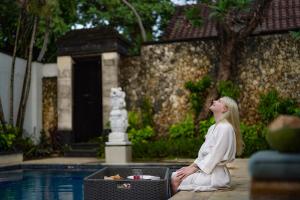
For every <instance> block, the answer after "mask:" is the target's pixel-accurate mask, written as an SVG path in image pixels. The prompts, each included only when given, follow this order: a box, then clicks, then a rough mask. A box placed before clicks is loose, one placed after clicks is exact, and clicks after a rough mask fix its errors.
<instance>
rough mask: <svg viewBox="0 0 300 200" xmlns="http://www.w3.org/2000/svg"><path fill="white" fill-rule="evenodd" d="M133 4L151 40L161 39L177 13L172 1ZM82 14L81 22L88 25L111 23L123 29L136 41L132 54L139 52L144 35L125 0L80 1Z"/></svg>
mask: <svg viewBox="0 0 300 200" xmlns="http://www.w3.org/2000/svg"><path fill="white" fill-rule="evenodd" d="M130 4H131V5H132V6H133V7H134V8H135V9H136V11H137V12H138V14H139V15H140V17H141V19H142V22H143V25H144V28H145V31H146V35H147V39H148V40H156V39H158V38H159V37H160V36H161V35H162V33H163V30H165V28H166V26H167V23H168V21H169V19H170V18H171V16H172V13H173V12H174V5H173V4H172V2H171V1H170V0H159V1H140V0H131V1H130ZM78 14H79V20H78V24H81V25H83V26H84V27H95V26H103V25H110V26H112V27H114V28H115V29H116V30H119V32H121V33H122V35H124V36H125V38H127V39H128V40H129V41H130V42H131V43H132V44H133V49H132V53H139V46H140V44H141V42H142V37H141V34H140V30H139V27H138V25H137V20H136V17H135V15H134V13H133V12H132V11H131V10H130V9H129V8H128V6H126V5H125V4H124V3H123V2H122V1H121V0H101V1H86V0H79V3H78Z"/></svg>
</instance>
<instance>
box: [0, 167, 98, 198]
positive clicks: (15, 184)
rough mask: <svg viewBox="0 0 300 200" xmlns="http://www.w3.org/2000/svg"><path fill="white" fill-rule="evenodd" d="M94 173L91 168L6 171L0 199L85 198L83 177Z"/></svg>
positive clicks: (1, 178)
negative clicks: (86, 169) (87, 169)
mask: <svg viewBox="0 0 300 200" xmlns="http://www.w3.org/2000/svg"><path fill="white" fill-rule="evenodd" d="M1 173H3V172H1ZM92 173H93V171H91V170H89V171H84V170H80V171H79V170H77V171H75V170H67V171H65V170H16V171H12V172H5V174H4V175H3V174H2V175H1V177H0V200H83V178H84V177H86V176H88V175H90V174H92Z"/></svg>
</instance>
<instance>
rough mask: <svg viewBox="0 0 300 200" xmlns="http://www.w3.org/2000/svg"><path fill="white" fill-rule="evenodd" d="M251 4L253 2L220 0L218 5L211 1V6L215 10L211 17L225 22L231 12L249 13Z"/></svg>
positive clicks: (249, 0)
mask: <svg viewBox="0 0 300 200" xmlns="http://www.w3.org/2000/svg"><path fill="white" fill-rule="evenodd" d="M250 3H251V0H220V1H217V2H216V3H215V2H213V3H212V1H210V4H209V5H210V8H212V10H213V12H212V13H211V14H210V17H212V18H216V19H219V20H223V19H224V18H225V15H227V14H229V13H230V12H235V13H237V12H249V10H250V9H249V6H250Z"/></svg>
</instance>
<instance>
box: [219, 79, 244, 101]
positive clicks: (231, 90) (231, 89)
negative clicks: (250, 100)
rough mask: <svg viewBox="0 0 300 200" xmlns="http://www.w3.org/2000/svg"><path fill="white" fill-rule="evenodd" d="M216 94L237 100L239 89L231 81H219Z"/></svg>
mask: <svg viewBox="0 0 300 200" xmlns="http://www.w3.org/2000/svg"><path fill="white" fill-rule="evenodd" d="M218 93H219V94H220V96H222V97H224V96H228V97H231V98H233V99H238V97H239V96H240V89H239V88H238V86H237V85H235V84H234V83H233V82H232V81H220V82H219V84H218Z"/></svg>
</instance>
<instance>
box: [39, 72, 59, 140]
mask: <svg viewBox="0 0 300 200" xmlns="http://www.w3.org/2000/svg"><path fill="white" fill-rule="evenodd" d="M42 118H43V130H44V131H45V133H46V135H47V136H50V134H51V133H54V131H56V130H57V77H47V78H43V117H42Z"/></svg>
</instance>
